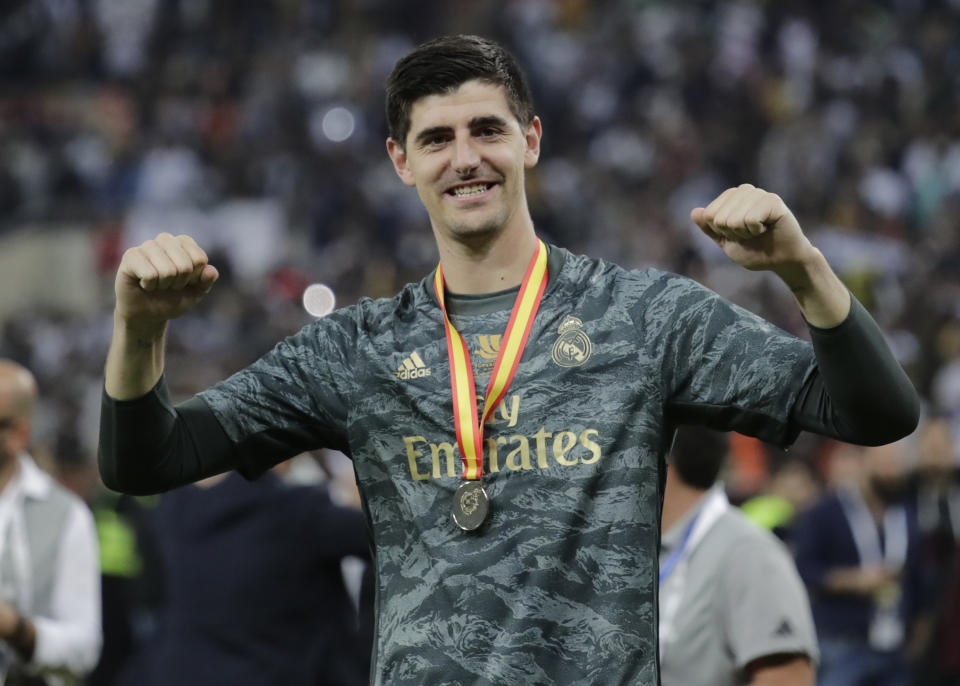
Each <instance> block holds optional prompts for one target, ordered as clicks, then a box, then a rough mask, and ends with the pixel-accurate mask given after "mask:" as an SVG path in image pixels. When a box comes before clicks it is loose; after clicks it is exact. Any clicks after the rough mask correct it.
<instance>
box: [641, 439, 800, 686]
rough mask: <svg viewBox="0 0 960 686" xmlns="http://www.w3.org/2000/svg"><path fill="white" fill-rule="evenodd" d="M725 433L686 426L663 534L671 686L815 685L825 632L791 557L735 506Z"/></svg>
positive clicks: (664, 632) (675, 451) (663, 638)
mask: <svg viewBox="0 0 960 686" xmlns="http://www.w3.org/2000/svg"><path fill="white" fill-rule="evenodd" d="M728 447H729V441H728V438H727V436H726V435H725V434H721V433H718V432H714V431H710V430H709V429H704V428H700V427H686V426H685V427H680V429H679V430H678V431H677V435H676V438H675V439H674V443H673V448H672V449H671V451H670V466H669V468H668V469H667V481H666V488H665V491H664V500H663V518H662V520H661V528H662V529H663V536H662V537H661V539H660V669H661V682H662V683H663V686H689V685H690V684H711V685H712V686H728V685H729V686H734V685H735V684H749V685H751V686H760V685H761V684H771V685H773V684H776V685H777V686H812V685H813V682H814V675H815V666H816V661H817V637H816V634H815V632H814V628H813V619H812V617H811V616H810V603H809V601H808V599H807V593H806V590H805V589H804V587H803V582H802V581H801V580H800V577H799V575H798V574H797V570H796V567H795V566H794V563H793V558H792V557H791V556H790V553H789V552H788V551H787V549H786V548H785V547H784V545H783V543H781V542H780V541H779V540H777V539H776V538H775V537H774V536H773V535H771V534H770V533H769V532H767V531H765V530H763V529H761V528H760V527H758V526H757V525H755V524H754V523H753V522H751V521H749V520H748V519H747V518H746V517H745V516H744V515H743V514H742V513H740V512H739V511H738V510H737V509H736V508H733V507H731V506H730V504H729V502H727V498H726V494H725V493H724V489H723V483H722V482H718V481H717V475H718V474H719V472H720V468H721V467H722V465H723V463H724V460H725V459H726V457H727V452H728Z"/></svg>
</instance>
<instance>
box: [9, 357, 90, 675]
mask: <svg viewBox="0 0 960 686" xmlns="http://www.w3.org/2000/svg"><path fill="white" fill-rule="evenodd" d="M36 404H37V386H36V382H35V381H34V379H33V376H32V375H31V374H30V372H29V371H28V370H27V369H26V368H24V367H23V366H21V365H19V364H17V363H15V362H13V361H11V360H6V359H0V681H3V683H5V684H7V685H8V686H18V685H29V684H48V683H49V684H60V683H64V682H62V681H60V679H70V680H73V681H71V683H74V682H76V681H77V680H79V679H82V677H83V675H84V674H85V673H86V672H88V671H90V670H91V669H92V668H93V667H94V665H95V664H96V662H97V657H98V655H99V651H100V644H101V634H100V577H99V567H98V558H97V540H96V534H95V532H94V526H93V517H92V516H91V514H90V511H89V509H88V508H87V506H86V505H85V504H84V503H83V502H82V501H80V500H79V499H78V498H77V497H76V496H74V495H73V494H72V493H69V492H68V491H67V490H66V489H64V488H62V487H61V486H59V485H57V484H56V483H55V482H54V480H53V479H52V478H51V477H50V476H49V475H47V474H46V473H44V472H42V471H41V470H40V469H39V468H38V467H37V466H36V464H35V463H34V462H33V459H32V458H31V457H30V455H29V454H28V453H27V447H28V445H29V443H30V434H31V427H32V422H33V413H34V408H35V407H36ZM48 679H49V680H48Z"/></svg>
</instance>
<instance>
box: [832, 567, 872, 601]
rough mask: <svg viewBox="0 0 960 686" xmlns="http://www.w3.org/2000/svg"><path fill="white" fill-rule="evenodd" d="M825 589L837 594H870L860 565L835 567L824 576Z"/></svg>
mask: <svg viewBox="0 0 960 686" xmlns="http://www.w3.org/2000/svg"><path fill="white" fill-rule="evenodd" d="M823 590H825V591H828V592H830V593H836V594H850V595H860V596H863V595H869V594H870V592H871V591H870V589H869V588H868V587H867V586H866V584H865V582H864V575H863V570H862V569H861V568H860V567H835V568H833V569H831V570H830V571H829V572H827V574H826V575H825V576H824V577H823Z"/></svg>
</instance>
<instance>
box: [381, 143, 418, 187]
mask: <svg viewBox="0 0 960 686" xmlns="http://www.w3.org/2000/svg"><path fill="white" fill-rule="evenodd" d="M387 154H388V155H390V160H391V161H392V162H393V168H394V170H395V171H396V172H397V176H399V177H400V180H401V181H403V182H404V183H405V184H406V185H408V186H416V185H417V184H416V181H414V179H413V171H411V169H410V166H409V165H408V164H407V152H406V151H405V150H404V149H403V146H402V145H400V143H398V142H397V141H395V140H394V139H393V138H388V139H387Z"/></svg>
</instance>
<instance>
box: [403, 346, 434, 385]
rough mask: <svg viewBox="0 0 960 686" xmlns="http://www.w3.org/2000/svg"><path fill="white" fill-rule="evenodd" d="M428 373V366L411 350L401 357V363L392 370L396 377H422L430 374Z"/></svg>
mask: <svg viewBox="0 0 960 686" xmlns="http://www.w3.org/2000/svg"><path fill="white" fill-rule="evenodd" d="M430 374H431V372H430V367H428V366H427V365H426V364H425V363H424V361H423V360H422V359H421V358H420V355H418V354H417V353H416V352H412V353H410V354H409V355H407V356H406V357H405V358H403V363H402V364H401V365H400V366H399V367H397V371H395V372H394V375H395V376H396V377H397V378H398V379H422V378H423V377H425V376H430Z"/></svg>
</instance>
